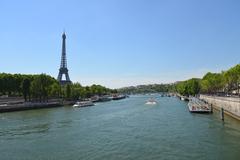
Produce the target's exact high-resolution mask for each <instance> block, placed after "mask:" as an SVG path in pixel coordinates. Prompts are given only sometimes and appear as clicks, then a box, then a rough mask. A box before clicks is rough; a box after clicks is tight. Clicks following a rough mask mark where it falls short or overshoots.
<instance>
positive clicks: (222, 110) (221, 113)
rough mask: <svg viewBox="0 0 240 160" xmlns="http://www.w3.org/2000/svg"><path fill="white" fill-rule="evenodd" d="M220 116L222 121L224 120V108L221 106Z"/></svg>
mask: <svg viewBox="0 0 240 160" xmlns="http://www.w3.org/2000/svg"><path fill="white" fill-rule="evenodd" d="M220 116H221V119H222V121H224V109H223V108H221V110H220Z"/></svg>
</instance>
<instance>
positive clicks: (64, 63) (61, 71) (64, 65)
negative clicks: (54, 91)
mask: <svg viewBox="0 0 240 160" xmlns="http://www.w3.org/2000/svg"><path fill="white" fill-rule="evenodd" d="M63 74H64V75H65V77H66V80H63V79H62V78H63ZM57 79H58V81H59V83H60V84H61V85H65V84H71V83H72V82H71V80H70V78H69V75H68V69H67V58H66V34H65V32H63V34H62V57H61V66H60V69H59V73H58V78H57Z"/></svg>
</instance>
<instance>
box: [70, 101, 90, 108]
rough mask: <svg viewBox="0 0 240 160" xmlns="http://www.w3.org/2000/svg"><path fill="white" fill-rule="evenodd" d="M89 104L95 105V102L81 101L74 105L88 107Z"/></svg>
mask: <svg viewBox="0 0 240 160" xmlns="http://www.w3.org/2000/svg"><path fill="white" fill-rule="evenodd" d="M88 106H94V103H93V102H92V101H81V102H77V103H75V104H74V105H73V107H88Z"/></svg>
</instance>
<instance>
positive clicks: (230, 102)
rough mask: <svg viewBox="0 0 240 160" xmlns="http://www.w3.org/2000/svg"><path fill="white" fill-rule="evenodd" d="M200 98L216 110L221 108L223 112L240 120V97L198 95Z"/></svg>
mask: <svg viewBox="0 0 240 160" xmlns="http://www.w3.org/2000/svg"><path fill="white" fill-rule="evenodd" d="M200 99H203V100H204V101H206V102H207V103H209V104H211V105H212V106H213V107H214V108H215V109H217V110H220V109H221V108H223V109H224V113H226V114H228V115H230V116H232V117H234V118H236V119H238V120H240V98H236V97H219V96H208V95H200Z"/></svg>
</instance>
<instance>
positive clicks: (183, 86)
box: [118, 64, 240, 96]
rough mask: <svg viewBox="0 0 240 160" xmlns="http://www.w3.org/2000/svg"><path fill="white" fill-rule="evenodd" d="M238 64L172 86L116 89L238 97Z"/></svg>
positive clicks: (131, 91) (143, 92)
mask: <svg viewBox="0 0 240 160" xmlns="http://www.w3.org/2000/svg"><path fill="white" fill-rule="evenodd" d="M239 90H240V64H237V65H235V66H234V67H232V68H230V69H228V70H226V71H222V72H221V73H211V72H208V73H206V74H205V75H204V76H203V78H191V79H188V80H185V81H178V82H175V83H172V84H150V85H139V86H131V87H124V88H120V89H118V92H119V93H123V94H145V93H157V92H171V93H178V94H180V95H183V96H196V95H198V94H208V95H218V96H240V94H239Z"/></svg>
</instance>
